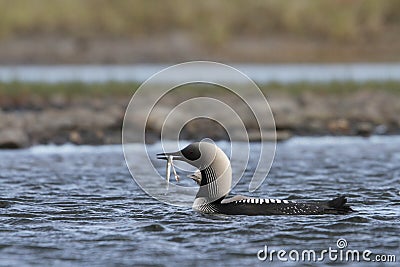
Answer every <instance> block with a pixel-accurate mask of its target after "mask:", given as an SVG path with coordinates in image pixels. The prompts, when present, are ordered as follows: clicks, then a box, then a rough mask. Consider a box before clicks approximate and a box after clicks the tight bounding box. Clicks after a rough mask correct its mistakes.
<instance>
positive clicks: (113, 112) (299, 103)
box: [0, 90, 400, 148]
mask: <svg viewBox="0 0 400 267" xmlns="http://www.w3.org/2000/svg"><path fill="white" fill-rule="evenodd" d="M190 97H193V96H192V95H190V94H186V95H185V94H183V95H180V96H178V97H177V96H174V97H171V98H169V99H166V101H162V102H161V103H160V104H159V105H158V106H157V108H155V109H154V111H153V112H152V114H151V116H150V117H149V119H148V120H147V127H146V141H147V142H153V141H157V140H159V137H160V131H161V127H162V123H163V122H164V119H163V118H164V117H165V115H166V114H167V113H168V112H169V110H170V109H171V108H173V107H174V106H176V105H177V104H179V103H181V102H182V101H184V100H185V99H188V98H190ZM219 97H220V99H221V100H223V101H224V102H226V103H228V104H229V103H230V104H229V105H232V106H235V105H236V104H235V103H234V102H232V99H230V98H229V97H228V96H224V95H220V96H219ZM129 99H130V98H129V97H121V96H103V97H88V96H84V97H79V98H73V99H67V98H66V97H63V96H60V95H58V96H57V95H55V96H54V97H51V98H49V99H47V100H46V101H44V100H43V99H42V100H41V99H40V97H36V98H35V97H31V98H28V99H26V100H25V102H24V103H12V102H9V103H8V104H7V102H6V99H2V103H3V106H2V109H3V110H0V148H23V147H29V146H32V145H36V144H64V143H74V144H92V145H100V144H118V143H121V129H122V122H123V118H124V115H125V109H126V107H127V105H128V102H129ZM267 99H268V101H269V104H270V106H271V109H272V112H273V114H274V118H275V123H276V129H277V138H278V140H286V139H288V138H290V137H291V136H293V135H300V136H315V135H348V136H354V135H358V136H369V135H372V134H399V133H400V116H398V114H400V101H399V100H400V96H399V95H398V94H396V93H390V92H385V91H378V90H358V91H355V92H352V93H348V94H346V96H342V95H337V94H321V93H320V92H303V93H300V94H288V93H284V92H278V91H276V92H272V93H268V94H267ZM145 102H146V101H144V102H143V103H144V104H145ZM251 105H252V108H255V109H257V108H258V107H261V105H265V103H264V102H263V101H261V100H259V99H254V100H253V101H251ZM214 112H216V113H218V110H215V111H214ZM138 115H139V116H137V118H139V121H131V122H129V123H131V125H133V127H135V123H136V124H138V125H140V123H142V122H143V121H141V119H140V118H142V117H141V114H138ZM144 119H145V118H144V117H143V120H144ZM242 119H243V123H244V125H245V126H246V129H247V131H248V133H249V138H250V140H251V141H258V140H259V139H260V134H259V130H258V129H257V125H255V123H254V121H252V118H251V117H249V116H243V117H242ZM172 125H174V120H172ZM224 127H225V130H224V128H223V127H221V126H220V125H218V124H215V123H213V122H212V121H209V120H194V121H192V122H190V123H189V124H187V125H186V126H185V127H184V129H183V130H182V132H181V135H180V138H184V139H201V138H203V137H209V138H212V139H227V138H228V136H227V134H226V130H228V131H229V133H230V134H231V133H232V132H235V131H236V130H237V129H238V127H239V126H238V124H237V123H236V122H235V121H232V122H228V124H227V125H224ZM271 129H272V127H269V128H268V129H267V128H266V129H262V131H263V134H264V138H265V139H271V138H273V134H272V132H271ZM167 138H174V136H168V134H167ZM231 138H233V139H234V140H235V139H236V140H239V141H243V140H241V137H237V136H235V134H233V135H231ZM129 140H130V141H140V140H141V138H139V137H138V136H131V137H130V138H129Z"/></svg>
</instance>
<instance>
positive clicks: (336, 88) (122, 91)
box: [0, 81, 400, 99]
mask: <svg viewBox="0 0 400 267" xmlns="http://www.w3.org/2000/svg"><path fill="white" fill-rule="evenodd" d="M138 87H139V84H138V83H130V82H109V83H79V82H67V83H56V84H49V83H26V82H10V83H4V82H0V99H1V98H20V97H23V98H27V97H30V96H41V97H50V96H53V95H63V96H67V97H71V98H73V97H82V96H89V97H129V96H131V95H132V94H133V93H134V92H135V91H136V89H137V88H138ZM259 87H260V88H261V90H262V91H263V92H264V93H285V94H289V95H294V96H296V95H299V94H302V93H305V92H310V93H317V94H326V95H331V94H343V95H345V94H349V93H354V92H357V91H360V90H364V91H365V90H369V91H380V92H387V93H394V94H400V82H398V81H385V82H363V83H357V82H331V83H292V84H281V83H269V84H259ZM154 90H157V88H154ZM180 90H181V91H182V92H185V93H191V94H194V95H196V94H204V93H212V92H216V93H221V92H222V93H223V90H220V89H218V88H217V87H215V86H210V85H204V84H197V85H187V86H185V87H184V88H181V89H180ZM243 90H245V88H244V89H243ZM149 93H151V92H149Z"/></svg>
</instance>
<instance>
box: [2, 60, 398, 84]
mask: <svg viewBox="0 0 400 267" xmlns="http://www.w3.org/2000/svg"><path fill="white" fill-rule="evenodd" d="M169 66H170V65H167V64H137V65H55V66H46V65H31V66H29V65H21V66H0V81H3V82H11V81H22V82H45V83H57V82H75V81H77V82H85V83H93V82H109V81H119V82H128V81H130V82H138V83H142V82H144V81H145V80H147V79H148V78H149V77H150V76H151V75H153V74H155V73H157V72H159V71H161V70H163V69H164V68H166V67H169ZM231 66H233V67H235V68H237V69H238V70H240V71H242V72H243V73H245V74H246V75H248V76H249V77H250V78H251V79H252V80H253V81H255V82H257V83H269V82H279V83H295V82H331V81H355V82H366V81H388V80H393V81H400V64H399V63H352V64H311V63H310V64H232V65H231ZM204 73H205V74H207V77H210V76H211V77H212V76H213V75H215V77H214V78H215V79H216V80H218V81H220V82H226V81H228V82H235V77H232V75H229V76H227V77H224V75H223V74H221V73H216V74H215V73H213V70H211V71H210V69H209V68H208V67H206V68H204V67H203V68H196V69H194V70H193V69H189V68H187V69H185V70H184V71H182V70H181V71H180V72H179V73H176V75H168V77H164V79H163V80H159V81H160V82H162V83H166V82H175V81H177V80H181V78H182V76H183V77H186V78H188V79H193V80H197V79H198V78H199V74H204ZM238 81H239V82H240V81H242V80H240V79H239V80H238ZM236 82H237V81H236Z"/></svg>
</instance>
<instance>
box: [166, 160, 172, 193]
mask: <svg viewBox="0 0 400 267" xmlns="http://www.w3.org/2000/svg"><path fill="white" fill-rule="evenodd" d="M171 166H172V156H168V159H167V167H166V179H167V191H168V189H169V178H170V176H171Z"/></svg>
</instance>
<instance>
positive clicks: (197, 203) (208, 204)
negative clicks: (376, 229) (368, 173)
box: [157, 142, 353, 215]
mask: <svg viewBox="0 0 400 267" xmlns="http://www.w3.org/2000/svg"><path fill="white" fill-rule="evenodd" d="M169 156H172V157H173V158H174V160H181V161H185V162H187V163H189V164H191V165H193V166H195V167H196V168H198V169H199V171H197V172H196V173H194V174H192V175H190V176H189V177H190V178H192V179H193V180H194V181H196V183H197V184H198V185H199V186H200V188H199V191H198V192H197V194H196V198H195V200H194V203H193V208H194V209H195V210H197V211H200V212H203V213H214V214H228V215H318V214H346V213H349V212H352V211H353V210H352V209H351V208H350V206H348V205H346V202H347V199H346V198H345V197H344V196H340V197H338V198H335V199H333V200H330V201H320V202H310V203H308V202H295V201H291V200H281V199H270V198H251V197H245V196H233V197H230V198H229V197H227V195H228V193H229V192H230V189H231V183H232V169H231V164H230V161H229V159H228V157H227V156H226V155H225V153H224V152H223V151H222V150H221V149H220V148H219V147H217V146H216V145H214V144H211V143H207V142H198V143H192V144H190V145H188V146H187V147H185V148H184V149H182V150H181V151H177V152H172V153H160V154H157V157H158V159H168V157H169Z"/></svg>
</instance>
